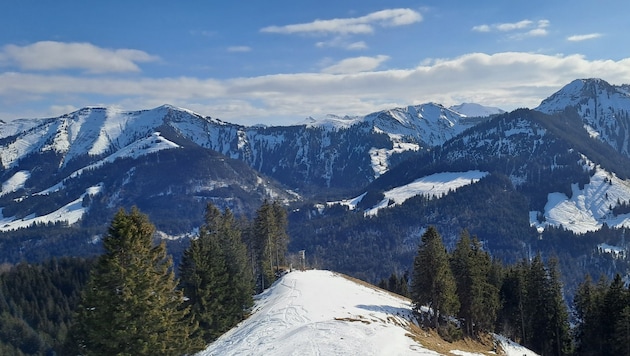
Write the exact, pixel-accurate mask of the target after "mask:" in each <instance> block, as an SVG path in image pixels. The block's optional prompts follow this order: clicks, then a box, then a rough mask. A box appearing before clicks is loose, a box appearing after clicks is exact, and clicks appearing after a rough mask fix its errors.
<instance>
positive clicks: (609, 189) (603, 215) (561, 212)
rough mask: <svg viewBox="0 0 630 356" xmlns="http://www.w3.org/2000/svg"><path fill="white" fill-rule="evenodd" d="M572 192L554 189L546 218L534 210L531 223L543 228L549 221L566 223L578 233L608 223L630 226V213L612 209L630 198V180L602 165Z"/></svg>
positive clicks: (597, 228)
mask: <svg viewBox="0 0 630 356" xmlns="http://www.w3.org/2000/svg"><path fill="white" fill-rule="evenodd" d="M571 190H572V196H571V198H569V197H567V196H566V195H565V194H563V193H558V192H555V193H550V194H549V195H548V197H547V204H546V205H545V211H544V214H543V215H544V221H539V220H538V215H540V213H539V212H535V211H534V212H531V213H530V223H531V224H532V226H536V227H537V228H538V229H539V231H541V230H544V227H545V226H547V225H552V226H563V227H564V228H566V229H568V230H571V231H573V232H575V233H586V232H588V231H596V230H599V229H601V227H602V226H603V224H604V223H606V224H607V225H608V226H610V227H630V214H621V215H617V216H615V215H613V214H612V211H611V209H612V208H614V207H615V206H616V205H617V204H618V202H620V203H627V202H630V182H629V181H624V180H621V179H619V178H617V177H616V176H615V175H614V174H611V173H608V172H606V171H605V170H603V169H601V168H599V167H598V168H596V170H595V174H594V175H593V177H591V179H590V182H589V183H588V184H586V185H585V186H584V189H580V188H579V187H578V185H577V184H573V185H572V186H571Z"/></svg>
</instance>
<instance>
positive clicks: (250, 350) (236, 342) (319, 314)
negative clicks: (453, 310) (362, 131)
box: [198, 270, 534, 356]
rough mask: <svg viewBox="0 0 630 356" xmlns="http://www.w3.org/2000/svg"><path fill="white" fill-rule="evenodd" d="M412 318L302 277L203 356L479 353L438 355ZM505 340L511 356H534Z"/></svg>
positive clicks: (291, 277) (286, 280) (391, 299)
mask: <svg viewBox="0 0 630 356" xmlns="http://www.w3.org/2000/svg"><path fill="white" fill-rule="evenodd" d="M412 320H414V317H413V313H412V305H411V301H410V300H408V299H406V298H403V297H401V296H398V295H395V294H392V293H389V292H386V291H384V290H381V289H379V288H377V287H374V286H372V285H369V284H366V283H359V282H358V281H355V280H351V279H349V278H346V277H345V276H343V275H341V274H338V273H334V272H331V271H321V270H309V271H295V272H291V273H288V274H286V275H284V276H283V277H282V278H281V279H279V280H278V281H277V282H276V283H275V284H274V285H273V286H272V287H271V288H269V289H268V290H266V291H265V292H263V293H262V294H260V295H258V296H257V298H256V304H255V307H254V310H253V312H252V315H251V316H250V317H249V318H248V319H247V320H245V321H243V322H242V323H241V324H239V325H238V326H237V327H235V328H234V329H232V330H230V331H229V332H227V333H226V334H224V335H223V336H221V337H220V338H219V339H218V340H217V341H215V342H214V343H212V344H211V345H209V347H208V348H207V349H206V350H205V351H202V352H200V353H199V354H198V356H209V355H243V354H247V355H298V354H299V355H350V354H361V355H440V354H458V355H472V353H470V351H459V350H458V347H459V346H460V345H458V344H448V343H446V342H442V344H440V343H435V345H439V348H438V351H434V350H432V349H430V348H429V347H428V346H427V345H428V344H429V343H428V342H427V343H426V345H425V342H424V341H423V340H422V337H417V336H416V335H413V333H414V331H412V330H416V331H417V330H418V329H419V328H417V326H416V325H415V324H414V322H413V321H412ZM417 340H420V342H418V341H417ZM427 340H428V339H427ZM499 340H501V341H500V347H501V348H503V349H504V350H506V351H508V353H507V354H508V355H511V354H514V355H523V354H527V355H534V353H531V352H530V351H529V350H527V349H525V348H522V347H520V346H509V347H503V345H505V346H508V343H509V341H508V340H505V339H499ZM435 345H431V347H434V346H435ZM509 345H513V344H509ZM451 346H452V348H451ZM474 352H475V353H474V354H475V355H490V354H496V353H494V352H492V351H491V350H474Z"/></svg>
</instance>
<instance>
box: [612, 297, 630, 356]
mask: <svg viewBox="0 0 630 356" xmlns="http://www.w3.org/2000/svg"><path fill="white" fill-rule="evenodd" d="M611 344H612V347H613V352H614V353H615V355H625V356H629V355H630V305H627V306H626V307H625V308H623V310H622V311H621V314H620V315H619V318H617V322H616V323H615V325H614V333H613V338H612V342H611Z"/></svg>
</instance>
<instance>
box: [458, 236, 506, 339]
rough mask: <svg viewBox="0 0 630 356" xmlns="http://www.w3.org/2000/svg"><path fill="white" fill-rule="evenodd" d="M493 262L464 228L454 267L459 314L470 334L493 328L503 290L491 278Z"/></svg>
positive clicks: (467, 332) (473, 334) (466, 330)
mask: <svg viewBox="0 0 630 356" xmlns="http://www.w3.org/2000/svg"><path fill="white" fill-rule="evenodd" d="M491 268H492V262H491V259H490V255H489V254H488V253H486V252H484V251H483V250H482V248H481V243H480V242H479V241H478V240H477V239H476V238H473V239H471V238H470V235H469V234H468V231H466V230H464V231H463V232H462V233H461V235H460V239H459V241H458V242H457V245H456V247H455V250H454V251H453V253H452V255H451V269H452V271H453V275H454V277H455V281H456V285H457V296H458V298H459V301H460V305H461V306H460V310H459V313H458V315H459V316H460V318H462V319H463V321H464V326H465V328H464V329H465V332H466V334H468V335H470V336H475V335H478V334H479V333H480V332H482V331H490V330H492V328H493V326H494V323H495V320H496V315H497V311H498V309H499V292H498V289H497V287H496V286H495V285H494V284H492V283H491V281H490V277H491V275H490V273H491Z"/></svg>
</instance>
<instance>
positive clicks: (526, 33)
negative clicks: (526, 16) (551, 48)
mask: <svg viewBox="0 0 630 356" xmlns="http://www.w3.org/2000/svg"><path fill="white" fill-rule="evenodd" d="M549 25H550V22H549V20H538V21H536V22H534V21H531V20H521V21H518V22H508V23H498V24H493V25H487V24H483V25H477V26H474V27H473V28H472V30H473V31H475V32H508V33H510V35H509V38H511V39H523V38H526V37H542V36H547V35H548V34H549V32H548V31H547V27H549Z"/></svg>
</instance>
